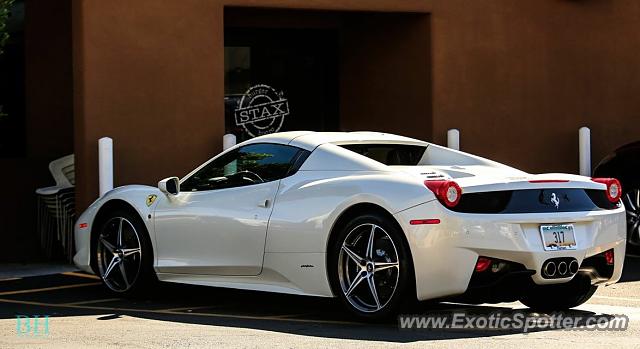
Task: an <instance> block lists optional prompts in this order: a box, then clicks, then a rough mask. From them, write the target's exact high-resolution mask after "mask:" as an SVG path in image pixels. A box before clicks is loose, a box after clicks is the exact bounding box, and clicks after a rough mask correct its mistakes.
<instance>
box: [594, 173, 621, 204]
mask: <svg viewBox="0 0 640 349" xmlns="http://www.w3.org/2000/svg"><path fill="white" fill-rule="evenodd" d="M591 180H592V181H594V182H597V183H602V184H604V185H606V186H607V199H609V201H611V202H618V201H620V198H621V197H622V185H621V184H620V181H619V180H617V179H615V178H591Z"/></svg>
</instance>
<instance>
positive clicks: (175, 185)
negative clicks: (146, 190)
mask: <svg viewBox="0 0 640 349" xmlns="http://www.w3.org/2000/svg"><path fill="white" fill-rule="evenodd" d="M158 189H160V191H161V192H163V193H165V194H171V195H178V193H179V192H180V180H179V179H178V177H169V178H165V179H163V180H161V181H160V182H158Z"/></svg>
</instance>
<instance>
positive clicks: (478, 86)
mask: <svg viewBox="0 0 640 349" xmlns="http://www.w3.org/2000/svg"><path fill="white" fill-rule="evenodd" d="M225 5H227V6H241V7H254V6H259V7H276V8H297V9H316V10H340V11H342V10H344V11H395V12H420V13H428V15H427V16H416V17H415V18H416V19H415V20H408V21H406V22H403V21H399V22H397V23H396V24H395V25H391V26H389V27H385V26H380V27H379V28H375V27H372V26H368V27H367V28H368V29H367V30H362V29H361V30H358V22H357V21H353V22H349V24H346V25H345V26H346V27H348V26H349V25H351V26H352V28H353V31H352V33H354V34H355V33H358V32H359V33H360V34H362V35H364V36H363V37H362V40H357V36H354V37H352V38H351V39H349V34H348V32H347V34H346V36H345V42H347V41H349V40H351V41H352V42H353V43H354V45H356V44H358V45H356V46H355V47H354V45H349V47H350V48H351V50H352V51H351V52H352V53H353V55H352V56H345V57H343V70H342V72H343V76H342V79H343V81H342V87H343V89H344V90H343V91H341V111H342V115H341V117H342V124H343V126H344V127H346V128H350V129H351V128H353V129H356V128H357V129H367V128H369V129H371V128H373V129H384V130H388V131H394V132H399V133H403V134H407V135H413V136H419V137H422V138H427V139H432V140H434V141H436V142H438V143H445V142H446V140H445V134H446V130H447V129H448V128H452V127H456V128H459V129H460V130H461V132H462V140H461V143H462V148H463V150H467V151H470V152H474V153H478V154H480V155H484V156H488V157H491V158H493V159H496V160H498V161H502V162H506V163H508V164H511V165H515V166H518V167H521V168H523V169H525V170H528V171H534V172H541V171H569V172H576V171H577V167H578V163H577V129H578V127H579V126H582V125H587V126H590V127H591V128H592V130H593V132H592V134H593V150H594V152H593V155H594V161H595V160H596V159H598V158H600V157H602V156H603V155H604V154H605V153H606V152H608V151H610V150H612V149H613V148H615V147H616V146H618V145H621V144H623V143H625V142H628V141H631V140H634V139H640V134H639V133H638V131H637V130H636V129H635V128H634V127H633V126H630V125H633V123H634V122H635V121H636V120H638V114H639V113H640V99H638V98H635V94H636V91H638V90H640V89H639V87H640V65H639V64H638V62H639V61H640V60H639V58H640V57H639V56H638V52H640V36H638V35H636V33H637V32H638V29H639V28H640V3H638V2H636V1H633V0H626V1H624V0H618V1H613V0H582V1H571V0H552V1H536V0H528V1H509V0H493V1H489V0H483V1H463V0H447V1H444V0H442V1H427V0H425V1H418V0H415V1H396V0H375V1H368V2H364V1H356V0H347V1H337V0H313V1H304V2H302V1H296V0H265V1H257V0H227V1H213V0H137V1H130V0H128V1H125V0H112V1H97V0H78V1H74V6H75V8H74V44H75V47H74V57H75V64H74V68H75V74H76V75H75V86H74V87H75V119H76V122H75V126H76V133H75V141H76V146H75V147H76V154H77V163H78V177H79V178H78V191H79V192H80V193H81V194H80V196H79V198H78V201H79V205H80V206H83V205H86V204H88V203H89V202H90V201H91V200H93V199H94V198H95V196H96V194H97V175H96V168H97V151H96V142H97V139H98V138H99V137H100V136H105V135H106V136H111V137H113V138H114V140H115V147H116V148H115V151H116V173H115V178H116V184H128V183H154V182H155V181H156V180H157V179H159V178H161V177H163V176H168V175H182V174H184V173H185V172H186V171H188V170H189V169H191V168H192V167H193V166H195V165H196V164H198V163H200V162H201V161H202V160H203V159H205V158H207V157H208V156H210V155H212V154H213V153H215V152H216V151H218V150H219V149H220V147H221V144H220V138H221V135H222V132H223V126H224V125H223V121H222V115H223V108H224V107H223V93H224V91H223V80H222V79H223V29H224V23H223V17H224V16H223V13H224V11H223V7H224V6H225ZM388 23H389V22H387V24H388ZM372 28H373V29H374V30H369V29H372ZM385 29H388V30H385ZM393 34H398V37H397V42H392V43H393V45H391V44H389V45H390V46H386V47H389V48H392V50H391V51H389V50H378V51H373V52H375V53H376V55H374V56H367V53H368V50H369V48H370V49H371V50H375V49H376V45H375V44H376V38H378V37H380V38H382V40H383V41H386V42H387V43H389V42H390V41H389V38H390V37H391V38H393ZM404 35H407V36H404ZM429 36H430V38H429ZM414 44H415V45H417V46H414ZM429 46H430V47H429ZM429 55H430V56H431V57H429ZM403 56H404V57H403ZM367 58H368V59H369V60H370V61H368V62H375V63H379V64H377V66H379V67H383V66H384V67H385V70H375V69H373V67H374V66H373V65H369V64H367V62H366V59H367ZM403 58H404V59H403ZM359 60H360V61H362V62H364V63H363V64H358V61H359ZM408 67H417V68H419V69H418V70H417V71H416V74H415V75H411V74H410V72H409V70H408ZM345 68H347V69H345ZM357 69H359V70H360V73H359V72H358V70H357ZM367 69H369V70H367ZM364 72H368V73H373V76H369V77H367V76H365V75H367V74H364ZM423 76H424V77H426V79H425V80H424V81H421V80H420V79H419V77H423ZM348 77H353V78H354V79H348V80H346V79H347V78H348ZM364 78H366V79H370V80H367V81H363V80H362V79H364ZM391 79H393V80H391ZM369 81H372V83H368V82H369ZM385 81H386V84H385ZM391 82H397V84H393V83H391ZM429 86H431V88H430V87H429ZM358 87H362V88H364V90H363V92H361V93H362V95H363V96H364V97H366V98H362V99H358V96H359V94H358V93H359V92H358V91H356V88H358ZM380 94H383V95H384V96H387V97H388V98H389V99H388V101H389V102H388V103H383V102H386V101H385V100H384V99H383V100H379V99H376V97H377V96H376V95H380ZM391 97H393V98H391ZM402 100H406V101H409V102H408V103H406V104H402V103H400V101H402ZM362 115H371V117H370V118H364V117H362ZM429 115H433V117H432V120H431V119H430V117H429ZM402 125H406V126H402ZM423 130H425V132H423Z"/></svg>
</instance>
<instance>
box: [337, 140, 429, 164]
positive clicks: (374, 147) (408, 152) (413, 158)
mask: <svg viewBox="0 0 640 349" xmlns="http://www.w3.org/2000/svg"><path fill="white" fill-rule="evenodd" d="M340 146H341V147H343V148H346V149H349V150H351V151H353V152H356V153H358V154H360V155H364V156H366V157H368V158H369V159H373V160H375V161H378V162H381V163H383V164H385V165H390V166H394V165H396V166H415V165H417V164H418V163H420V160H421V159H422V156H423V155H424V152H425V150H426V149H427V146H422V145H410V144H341V145H340Z"/></svg>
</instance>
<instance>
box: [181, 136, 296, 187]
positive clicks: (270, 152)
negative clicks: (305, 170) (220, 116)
mask: <svg viewBox="0 0 640 349" xmlns="http://www.w3.org/2000/svg"><path fill="white" fill-rule="evenodd" d="M302 153H308V152H307V151H306V150H302V149H299V148H295V147H291V146H287V145H281V144H250V145H247V146H244V147H241V148H238V149H236V150H234V151H231V152H229V153H227V154H225V155H223V156H221V157H219V158H217V159H215V160H213V161H211V162H210V163H208V164H207V165H206V166H204V167H203V168H201V169H200V170H199V171H198V172H196V173H195V174H193V176H191V177H189V178H187V179H186V180H185V181H184V182H182V183H181V185H180V187H181V190H182V191H201V190H213V189H223V188H233V187H241V186H245V185H252V184H259V183H264V182H270V181H275V180H278V179H281V178H284V177H286V176H288V175H291V174H292V171H290V170H291V168H292V165H293V164H294V163H295V162H296V160H297V159H298V158H299V157H300V156H301V154H302Z"/></svg>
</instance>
